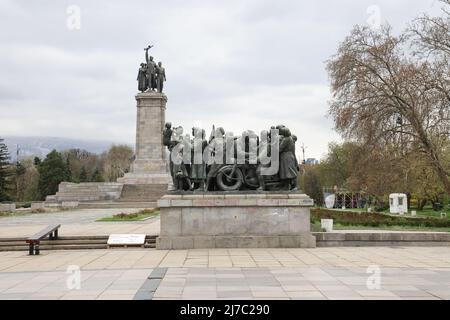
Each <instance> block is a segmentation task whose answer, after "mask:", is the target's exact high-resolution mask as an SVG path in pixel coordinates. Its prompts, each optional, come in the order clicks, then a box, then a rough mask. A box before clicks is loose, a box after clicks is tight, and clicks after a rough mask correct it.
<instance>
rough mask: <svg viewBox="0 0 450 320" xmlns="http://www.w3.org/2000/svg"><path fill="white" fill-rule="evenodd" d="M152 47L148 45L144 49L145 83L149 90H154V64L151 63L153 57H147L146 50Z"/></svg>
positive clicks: (153, 62)
mask: <svg viewBox="0 0 450 320" xmlns="http://www.w3.org/2000/svg"><path fill="white" fill-rule="evenodd" d="M152 47H153V46H152V45H149V46H148V47H147V48H145V49H144V50H145V61H146V62H147V82H148V88H149V90H155V89H156V63H155V61H153V57H152V56H149V55H148V50H150V49H151V48H152Z"/></svg>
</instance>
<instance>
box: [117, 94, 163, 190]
mask: <svg viewBox="0 0 450 320" xmlns="http://www.w3.org/2000/svg"><path fill="white" fill-rule="evenodd" d="M136 101H137V118H136V150H135V159H134V161H133V164H132V167H131V172H129V173H127V174H125V176H124V177H122V178H119V179H118V182H121V183H124V184H153V185H155V184H161V185H162V188H165V189H164V190H166V189H167V185H168V183H169V181H171V178H170V175H169V173H168V171H167V170H168V169H167V160H166V150H165V146H164V145H163V144H162V132H163V128H164V124H165V112H166V103H167V97H166V95H164V94H163V93H157V92H154V91H148V92H143V93H138V94H137V95H136Z"/></svg>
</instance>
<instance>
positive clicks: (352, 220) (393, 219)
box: [311, 209, 450, 228]
mask: <svg viewBox="0 0 450 320" xmlns="http://www.w3.org/2000/svg"><path fill="white" fill-rule="evenodd" d="M321 219H333V220H334V223H336V224H340V225H343V226H367V227H380V226H408V227H433V228H449V227H450V219H447V218H446V219H440V218H434V217H405V216H391V215H388V214H383V213H376V212H371V213H368V212H350V211H336V210H329V209H311V222H312V223H314V222H315V221H320V220H321Z"/></svg>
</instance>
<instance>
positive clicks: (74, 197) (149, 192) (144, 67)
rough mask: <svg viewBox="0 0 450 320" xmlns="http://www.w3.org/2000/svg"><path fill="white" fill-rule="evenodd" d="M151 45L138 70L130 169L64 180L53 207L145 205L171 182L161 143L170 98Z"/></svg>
mask: <svg viewBox="0 0 450 320" xmlns="http://www.w3.org/2000/svg"><path fill="white" fill-rule="evenodd" d="M151 47H152V46H148V47H147V48H145V49H144V50H145V61H146V63H141V66H140V68H139V71H138V77H137V81H138V90H139V91H140V93H138V94H137V95H136V96H135V98H136V102H137V105H136V107H137V112H136V145H135V154H134V157H133V158H134V159H133V163H132V165H131V170H130V172H127V173H126V174H125V176H123V177H122V178H119V179H118V180H117V182H109V183H104V182H98V183H96V182H86V183H69V182H62V183H61V184H60V185H59V187H58V192H57V193H56V195H53V196H48V197H47V199H46V203H47V204H48V205H52V206H61V205H62V206H66V205H70V206H77V205H78V204H80V203H84V202H88V203H91V202H102V203H103V202H104V201H108V202H111V201H122V202H140V203H142V205H145V203H148V202H154V201H156V200H158V199H159V198H160V197H161V196H162V195H164V194H165V193H166V191H167V188H168V184H169V182H170V181H171V178H170V174H169V173H168V162H167V159H166V150H165V147H164V145H163V143H162V132H163V127H164V123H165V112H166V103H167V97H166V95H165V94H164V93H163V88H164V82H165V81H166V73H165V69H164V67H163V66H162V63H161V62H158V63H155V62H154V61H153V57H151V56H149V50H150V48H151Z"/></svg>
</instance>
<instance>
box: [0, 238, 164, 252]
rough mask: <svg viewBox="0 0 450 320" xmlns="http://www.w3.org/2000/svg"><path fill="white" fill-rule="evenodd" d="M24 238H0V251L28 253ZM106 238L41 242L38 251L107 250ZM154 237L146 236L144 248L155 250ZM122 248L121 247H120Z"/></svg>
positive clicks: (60, 239) (62, 239)
mask: <svg viewBox="0 0 450 320" xmlns="http://www.w3.org/2000/svg"><path fill="white" fill-rule="evenodd" d="M25 240H26V238H0V251H28V248H29V247H28V244H27V243H26V242H25ZM107 241H108V236H66V237H59V238H58V240H42V241H41V243H40V245H39V248H40V250H85V249H107V248H108V245H107ZM155 242H156V236H154V235H153V236H152V235H147V236H146V241H145V245H144V248H155ZM121 247H123V246H121Z"/></svg>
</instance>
